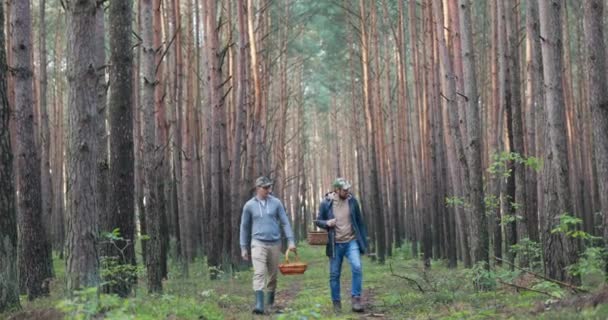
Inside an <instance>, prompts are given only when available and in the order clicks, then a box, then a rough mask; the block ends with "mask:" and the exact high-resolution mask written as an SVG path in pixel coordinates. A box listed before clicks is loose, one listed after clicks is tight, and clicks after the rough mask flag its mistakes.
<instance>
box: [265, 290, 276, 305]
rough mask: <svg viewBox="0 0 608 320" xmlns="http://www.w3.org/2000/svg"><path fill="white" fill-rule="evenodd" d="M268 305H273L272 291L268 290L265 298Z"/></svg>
mask: <svg viewBox="0 0 608 320" xmlns="http://www.w3.org/2000/svg"><path fill="white" fill-rule="evenodd" d="M266 303H267V304H268V307H273V306H274V291H270V292H268V300H266Z"/></svg>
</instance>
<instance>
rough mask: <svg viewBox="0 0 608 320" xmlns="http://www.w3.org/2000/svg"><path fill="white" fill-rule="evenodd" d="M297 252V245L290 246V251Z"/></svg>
mask: <svg viewBox="0 0 608 320" xmlns="http://www.w3.org/2000/svg"><path fill="white" fill-rule="evenodd" d="M296 250H297V249H296V245H295V244H290V245H289V251H293V252H296Z"/></svg>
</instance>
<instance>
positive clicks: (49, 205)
mask: <svg viewBox="0 0 608 320" xmlns="http://www.w3.org/2000/svg"><path fill="white" fill-rule="evenodd" d="M39 10H40V15H39V19H40V20H39V25H40V31H39V33H38V60H39V68H40V75H39V79H38V82H39V85H38V87H39V98H38V104H39V109H40V172H41V174H40V186H41V195H42V217H43V223H44V227H45V232H46V235H47V237H48V239H49V240H50V239H51V235H52V232H53V230H52V225H53V224H52V223H51V221H52V216H53V214H52V212H53V194H54V192H55V190H54V189H53V181H52V179H51V152H50V149H51V131H50V127H49V105H48V95H47V92H48V80H47V74H48V73H47V51H46V50H47V49H46V47H47V46H46V36H47V32H46V27H47V23H48V22H47V20H46V0H41V1H40V4H39ZM47 246H50V247H51V248H52V241H49V243H48V244H47ZM48 251H49V252H51V249H49V250H48Z"/></svg>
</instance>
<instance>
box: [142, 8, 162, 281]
mask: <svg viewBox="0 0 608 320" xmlns="http://www.w3.org/2000/svg"><path fill="white" fill-rule="evenodd" d="M141 4H142V6H141V8H140V10H141V17H142V33H141V35H142V75H143V94H142V110H143V113H144V115H143V128H144V133H143V138H144V139H143V144H144V154H143V161H144V197H145V199H144V203H145V210H146V232H147V234H146V235H147V240H146V250H147V253H146V269H147V271H148V272H147V273H148V291H150V292H162V289H163V288H162V267H161V262H162V258H161V252H162V251H161V235H160V228H161V225H160V224H161V219H160V215H161V212H159V210H158V195H157V191H158V190H157V181H156V179H158V178H159V177H158V172H157V168H156V165H157V163H156V161H157V160H156V159H157V157H158V154H157V150H156V147H157V146H156V138H155V117H154V110H155V103H154V91H155V87H156V84H157V83H156V74H155V71H156V64H155V61H156V58H155V56H156V48H155V47H154V33H153V30H154V21H153V20H154V18H153V3H152V0H142V3H141Z"/></svg>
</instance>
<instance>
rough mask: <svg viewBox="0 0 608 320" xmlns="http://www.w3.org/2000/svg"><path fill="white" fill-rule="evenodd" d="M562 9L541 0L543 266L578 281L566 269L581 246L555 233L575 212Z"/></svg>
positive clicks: (552, 274) (560, 276)
mask: <svg viewBox="0 0 608 320" xmlns="http://www.w3.org/2000/svg"><path fill="white" fill-rule="evenodd" d="M561 9H562V4H561V1H558V0H553V1H551V0H542V1H540V3H539V13H540V15H539V16H540V34H541V37H542V38H541V50H542V57H543V75H544V84H545V88H546V93H545V109H546V115H547V132H546V135H547V139H548V143H547V145H546V147H547V148H546V151H545V154H544V157H543V163H544V170H543V176H544V177H543V189H544V199H543V200H544V204H543V208H544V210H543V211H544V215H545V219H544V225H543V247H544V252H545V255H544V266H545V273H546V274H547V276H549V277H550V278H553V279H556V280H561V281H563V280H567V281H577V279H576V278H575V277H573V276H571V275H569V274H568V273H567V272H566V267H567V266H569V265H571V264H572V263H574V262H576V260H577V254H578V248H577V247H576V245H575V242H574V241H572V239H569V238H568V237H567V236H566V235H565V234H563V233H559V232H552V230H553V229H554V228H555V227H556V226H557V225H558V224H559V216H560V215H562V214H569V215H572V214H573V212H572V199H571V194H570V184H569V177H568V148H567V139H566V114H565V103H564V94H563V82H562V78H563V75H562V68H563V63H562V50H563V48H562V30H561V25H560V17H561Z"/></svg>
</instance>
